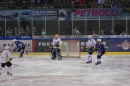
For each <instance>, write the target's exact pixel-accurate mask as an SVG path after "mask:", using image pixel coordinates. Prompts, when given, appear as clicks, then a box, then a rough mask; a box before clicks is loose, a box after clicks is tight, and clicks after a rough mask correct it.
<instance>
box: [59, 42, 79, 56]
mask: <svg viewBox="0 0 130 86" xmlns="http://www.w3.org/2000/svg"><path fill="white" fill-rule="evenodd" d="M62 42H63V43H62V47H61V54H62V56H63V57H77V58H80V57H81V55H80V41H78V40H62Z"/></svg>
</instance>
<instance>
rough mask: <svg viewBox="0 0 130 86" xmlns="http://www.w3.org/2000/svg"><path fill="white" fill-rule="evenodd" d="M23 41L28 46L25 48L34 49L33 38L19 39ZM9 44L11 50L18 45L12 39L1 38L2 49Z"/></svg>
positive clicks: (0, 48) (0, 46)
mask: <svg viewBox="0 0 130 86" xmlns="http://www.w3.org/2000/svg"><path fill="white" fill-rule="evenodd" d="M19 41H21V42H23V43H24V44H25V46H26V48H25V50H27V51H30V52H31V51H32V47H33V46H32V40H19ZM6 45H8V46H10V49H11V51H13V49H14V48H15V47H16V46H15V44H14V43H13V41H12V40H0V51H3V50H4V47H5V46H6Z"/></svg>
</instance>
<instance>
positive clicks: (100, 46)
mask: <svg viewBox="0 0 130 86" xmlns="http://www.w3.org/2000/svg"><path fill="white" fill-rule="evenodd" d="M96 49H97V51H99V52H105V51H107V49H108V47H107V46H105V45H104V44H102V43H100V44H96Z"/></svg>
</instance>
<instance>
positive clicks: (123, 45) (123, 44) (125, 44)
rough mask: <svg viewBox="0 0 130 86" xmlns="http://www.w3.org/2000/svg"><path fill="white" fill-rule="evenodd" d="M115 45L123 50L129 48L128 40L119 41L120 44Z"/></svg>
mask: <svg viewBox="0 0 130 86" xmlns="http://www.w3.org/2000/svg"><path fill="white" fill-rule="evenodd" d="M117 46H119V47H122V49H124V50H128V49H129V48H130V42H128V41H127V40H125V41H124V42H122V43H121V45H117Z"/></svg>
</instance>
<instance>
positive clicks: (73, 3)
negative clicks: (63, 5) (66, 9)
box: [71, 0, 75, 8]
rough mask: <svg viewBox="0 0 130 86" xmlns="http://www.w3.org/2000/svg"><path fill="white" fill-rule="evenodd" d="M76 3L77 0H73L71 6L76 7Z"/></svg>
mask: <svg viewBox="0 0 130 86" xmlns="http://www.w3.org/2000/svg"><path fill="white" fill-rule="evenodd" d="M74 5H75V0H72V1H71V6H72V8H74Z"/></svg>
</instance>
